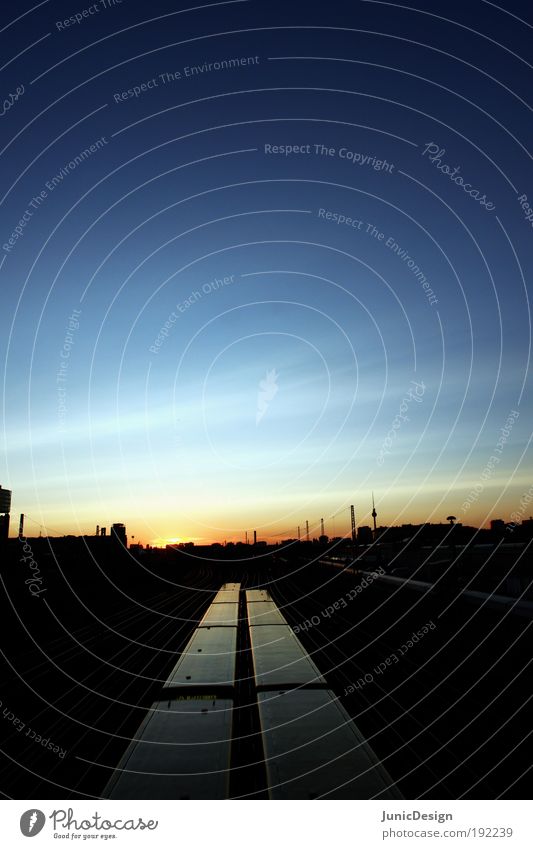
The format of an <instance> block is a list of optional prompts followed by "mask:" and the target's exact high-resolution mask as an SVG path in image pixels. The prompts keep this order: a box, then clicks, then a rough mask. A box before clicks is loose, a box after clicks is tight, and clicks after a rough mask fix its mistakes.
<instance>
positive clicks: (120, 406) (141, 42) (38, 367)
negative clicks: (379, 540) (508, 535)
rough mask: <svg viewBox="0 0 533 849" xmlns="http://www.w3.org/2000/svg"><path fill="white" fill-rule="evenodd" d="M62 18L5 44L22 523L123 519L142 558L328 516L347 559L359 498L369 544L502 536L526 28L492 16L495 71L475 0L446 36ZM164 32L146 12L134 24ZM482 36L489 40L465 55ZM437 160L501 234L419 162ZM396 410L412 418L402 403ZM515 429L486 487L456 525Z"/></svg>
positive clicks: (527, 125) (12, 455) (520, 313)
mask: <svg viewBox="0 0 533 849" xmlns="http://www.w3.org/2000/svg"><path fill="white" fill-rule="evenodd" d="M67 5H68V4H67ZM67 5H65V4H63V5H62V4H54V6H50V5H49V4H43V7H42V8H40V9H39V10H37V11H36V12H34V13H32V15H31V16H27V17H26V18H24V19H22V20H20V21H18V22H15V23H13V24H12V25H11V26H9V27H8V29H7V31H4V34H3V35H4V37H5V38H6V39H8V40H7V41H6V44H8V45H9V49H8V48H7V47H6V49H8V55H9V56H13V57H14V58H13V61H12V62H11V63H10V64H9V67H8V68H6V69H5V76H4V90H5V91H6V92H9V91H11V92H12V91H14V90H15V88H16V85H20V83H21V82H22V83H23V84H24V85H25V86H26V91H25V93H24V95H23V96H22V97H21V98H20V99H19V101H17V102H15V103H14V104H13V106H12V107H11V108H10V109H9V110H8V112H7V113H6V114H5V115H4V116H2V118H1V120H2V122H3V126H4V129H5V130H6V135H5V139H6V142H5V144H6V146H7V147H6V149H5V150H4V152H3V154H2V156H3V159H4V165H5V168H4V178H3V191H2V195H3V197H4V199H3V201H2V209H3V212H2V243H3V244H4V245H5V244H6V242H7V240H8V239H9V237H10V235H11V233H12V232H13V230H14V228H15V226H16V225H17V224H18V222H19V220H20V218H21V216H22V215H23V214H24V212H25V211H26V210H28V209H30V210H31V212H32V213H33V214H32V215H31V217H30V219H29V220H28V222H27V223H26V225H25V226H24V228H23V233H22V235H20V236H19V238H17V239H16V240H15V243H14V245H12V246H11V247H10V249H9V250H5V249H3V250H2V257H1V258H2V260H3V262H2V266H1V269H0V274H1V275H2V278H3V288H2V305H3V309H2V311H1V315H0V327H1V330H2V348H1V350H2V357H3V361H4V431H3V452H2V455H3V456H2V469H1V472H0V474H1V477H0V480H1V481H2V485H3V486H8V487H10V488H12V489H13V492H14V499H13V501H14V503H13V512H14V513H17V512H21V511H23V512H25V513H27V514H28V515H29V516H31V517H32V520H33V521H35V522H40V523H41V524H42V525H44V526H45V527H47V528H49V529H50V530H51V529H54V531H59V532H68V531H73V532H76V531H77V530H78V529H79V530H82V531H89V530H91V529H92V528H93V527H94V525H96V524H97V523H99V524H101V525H105V524H107V525H109V524H110V523H111V522H113V521H124V522H126V524H127V526H128V530H129V532H130V534H131V533H133V534H135V536H136V537H138V538H141V539H143V540H144V541H149V540H153V539H165V538H174V537H179V538H194V539H206V540H211V539H224V538H227V539H237V538H242V536H243V534H244V530H245V529H246V528H249V529H251V528H254V527H256V528H258V529H259V534H260V536H263V537H268V538H273V539H274V538H277V536H283V535H284V534H285V532H288V531H290V532H291V534H294V533H295V532H296V526H297V525H298V524H300V525H303V524H304V523H305V519H306V518H308V519H309V520H310V521H311V523H312V524H314V523H315V522H317V521H318V519H319V518H320V517H321V516H324V517H325V518H326V520H327V522H328V530H329V532H330V533H333V532H336V533H343V532H346V530H347V527H348V518H349V517H348V513H347V511H346V510H345V508H346V505H349V504H350V503H354V502H355V503H356V505H357V510H358V514H359V515H360V517H361V521H368V512H369V511H370V509H371V492H372V491H374V492H375V493H376V498H377V503H378V510H379V516H380V520H382V521H383V522H384V523H397V522H404V521H424V520H431V521H442V520H444V519H445V518H446V516H447V515H448V514H449V513H450V512H452V513H455V515H457V516H458V517H459V518H461V519H462V520H463V521H468V522H472V523H474V524H481V523H484V522H486V521H487V520H488V519H490V518H491V517H495V516H496V515H497V516H502V517H503V518H507V517H508V515H509V514H510V513H511V512H512V510H513V509H516V505H517V503H518V502H519V500H520V496H521V494H522V493H523V492H524V491H525V490H527V488H528V487H529V486H530V484H531V480H530V476H531V462H530V461H531V454H530V450H529V448H528V446H529V439H530V435H531V427H530V422H531V401H530V392H529V389H530V382H529V383H528V382H527V379H526V375H527V371H528V358H529V345H530V315H529V300H528V295H527V291H528V288H529V280H530V278H531V260H532V255H531V225H530V223H529V222H527V221H526V220H525V218H524V214H523V211H522V209H521V208H520V204H519V202H518V200H517V198H518V196H520V195H521V194H522V193H524V192H526V193H527V190H528V186H529V185H531V179H530V178H531V160H530V158H529V157H528V155H527V154H526V152H525V151H524V146H525V144H526V141H527V139H528V137H530V131H531V119H530V113H528V111H527V109H526V107H525V106H524V104H523V102H522V100H521V99H523V98H525V97H526V96H527V87H525V82H524V80H525V75H524V74H523V68H524V63H523V60H522V59H521V58H520V57H521V56H525V55H526V54H525V46H526V40H525V32H526V30H525V27H524V26H523V25H521V24H520V23H519V22H518V21H517V20H516V19H514V18H511V17H509V16H508V15H506V16H505V23H506V25H507V30H506V32H505V35H506V39H507V40H506V41H505V43H503V42H502V44H501V46H497V45H495V44H494V43H493V42H490V44H491V45H492V47H491V52H490V53H489V52H488V51H487V44H488V43H489V42H488V41H487V39H488V38H492V39H495V40H498V38H499V34H500V31H501V20H500V19H501V16H502V15H505V12H497V11H496V10H495V9H489V8H488V7H487V5H486V4H482V3H476V4H472V5H473V6H476V7H479V9H477V11H475V10H473V9H471V8H470V7H469V8H468V9H465V8H464V4H463V5H461V4H451V5H450V6H449V7H447V11H448V13H449V15H448V16H449V17H450V18H451V19H453V20H456V21H457V22H458V23H457V24H455V25H453V24H451V23H449V22H445V21H439V20H437V19H435V18H428V17H427V16H424V15H423V14H421V13H415V12H408V11H406V10H404V11H402V10H401V9H393V8H391V7H388V17H387V18H386V20H385V21H384V20H383V18H382V17H381V19H380V12H382V10H381V9H380V8H378V7H379V4H366V3H360V4H357V5H356V6H354V9H353V10H351V11H350V9H347V8H346V4H338V5H335V4H332V5H331V8H330V7H329V6H328V9H327V10H325V9H322V10H311V11H310V10H309V9H308V8H307V7H303V6H300V5H299V4H294V7H293V8H291V9H289V10H287V9H285V8H284V7H283V6H282V5H281V4H276V3H274V4H273V5H270V4H269V5H268V7H266V6H265V5H264V4H259V3H254V2H250V3H242V4H237V5H236V4H220V5H219V6H218V7H217V8H213V9H212V10H210V11H209V12H204V16H203V17H200V14H199V13H195V12H191V13H187V14H182V15H178V16H176V15H172V16H171V17H170V18H165V19H164V20H161V21H154V22H152V23H145V24H144V25H143V26H140V27H136V28H134V29H132V30H128V31H126V32H123V33H120V32H119V30H120V29H122V28H124V27H126V26H130V27H131V26H132V25H133V24H135V23H136V22H137V21H141V20H143V13H142V10H140V9H138V8H137V7H135V8H133V7H129V8H128V9H127V10H126V9H125V8H124V9H122V10H119V9H118V7H117V8H116V9H113V10H108V11H106V12H105V13H104V12H102V13H100V14H99V15H98V16H96V15H95V16H93V18H94V19H92V20H91V21H86V22H83V23H82V24H80V25H79V26H77V27H71V28H70V29H69V30H68V31H64V32H59V31H58V30H57V28H56V27H55V24H54V22H55V21H56V19H60V18H61V9H62V8H63V6H65V9H66V8H67ZM28 8H29V7H28ZM424 9H426V7H424ZM175 11H177V10H176V5H175V4H166V3H159V2H158V3H155V4H154V7H153V9H151V14H152V15H153V17H157V15H158V14H159V15H163V14H169V13H171V12H175ZM304 11H305V15H304ZM434 11H435V13H436V12H437V10H436V9H435V10H434ZM480 11H482V12H483V15H482V16H481V17H480ZM70 13H71V12H70ZM517 13H518V12H517ZM144 17H145V18H146V15H144ZM30 21H31V25H30ZM480 21H481V23H480ZM474 22H477V23H476V27H475V28H476V29H478V30H480V32H481V34H479V33H478V34H476V33H475V32H471V31H469V34H468V35H465V32H466V30H465V29H464V27H465V26H472V25H473V24H474ZM460 23H462V24H463V27H461V26H459V24H460ZM282 27H285V29H280V28H282ZM309 27H314V29H309ZM328 27H329V29H328ZM335 27H336V29H335ZM376 27H378V29H376ZM354 30H358V31H357V32H355V31H354ZM361 30H366V32H361ZM45 32H49V33H50V35H49V36H47V37H46V38H45V39H43V41H42V42H41V43H39V45H37V46H36V47H35V48H32V49H31V50H30V51H29V52H26V53H25V54H24V56H22V55H19V56H17V52H20V51H22V50H24V48H25V47H26V46H28V44H30V43H31V42H32V41H34V40H36V39H37V38H38V37H39V34H40V33H45ZM230 32H231V34H228V33H230ZM113 33H117V34H113ZM209 33H210V34H211V36H212V37H210V38H205V37H203V36H205V35H206V34H209ZM224 33H226V34H224ZM457 33H460V34H461V35H462V36H463V40H458V39H457ZM108 36H109V37H108ZM454 36H455V37H454ZM102 38H104V39H105V40H104V41H103V42H100V43H99V44H98V45H97V44H95V42H96V41H98V39H102ZM184 40H185V41H186V40H189V42H188V43H187V44H178V45H177V44H175V43H176V42H178V41H184ZM415 41H417V42H420V43H419V44H418V46H417V45H416V44H414V42H415ZM452 43H453V45H452V46H453V50H451V49H450V46H451V44H452ZM421 45H426V46H421ZM511 46H512V52H511ZM77 51H81V52H77ZM143 54H144V55H143ZM256 55H258V56H259V57H260V61H259V62H258V63H257V64H255V65H249V66H246V67H240V68H238V69H232V70H226V71H219V72H211V73H209V74H203V75H201V76H195V77H193V78H190V79H182V80H180V81H177V82H175V83H172V84H170V83H169V84H165V85H162V84H159V85H158V86H157V87H155V88H153V89H151V90H146V91H144V92H143V93H141V94H140V95H139V96H138V97H132V98H129V99H127V100H126V101H125V102H119V103H116V102H115V100H114V97H113V95H114V94H115V93H116V92H118V91H126V90H128V89H129V88H130V87H133V86H135V85H140V84H141V83H142V82H143V81H148V80H150V79H154V78H155V79H158V75H159V74H162V73H164V72H168V71H169V70H172V69H174V70H176V69H180V68H181V69H183V68H184V67H185V66H186V65H188V64H202V62H204V61H207V62H209V61H212V62H215V61H217V60H220V59H224V58H227V57H235V56H238V57H247V56H256ZM67 57H70V58H67ZM283 57H293V58H283ZM294 57H311V58H294ZM313 57H314V58H313ZM63 60H65V61H63ZM339 60H343V61H339ZM345 60H349V61H345ZM58 62H60V63H61V64H60V65H58V66H57V67H56V68H53V67H52V66H54V65H55V64H56V63H58ZM378 66H379V67H378ZM384 66H386V67H384ZM47 68H52V70H50V71H49V72H47V73H46V74H45V75H44V76H43V77H40V78H39V75H40V74H41V73H42V72H43V71H45V70H46V69H47ZM32 80H35V82H34V83H33V84H32V83H31V81H32ZM52 104H53V105H52ZM41 113H42V114H41ZM98 138H104V139H105V144H104V145H103V146H102V147H101V148H100V149H98V150H97V151H95V152H94V153H92V154H91V155H90V156H88V157H86V158H85V159H84V160H83V161H82V162H81V164H79V165H77V167H75V168H72V169H70V167H67V173H66V175H65V176H64V179H63V180H62V181H61V184H60V185H58V186H57V187H56V188H54V190H53V191H47V192H46V196H45V198H44V199H43V202H42V204H41V205H40V206H39V207H38V208H33V207H31V206H30V202H31V199H32V197H34V196H35V195H36V194H38V193H39V192H41V191H43V187H46V183H47V181H49V180H50V179H51V178H52V177H53V175H54V174H57V173H59V172H60V171H61V169H62V168H63V169H64V168H65V166H68V163H70V162H72V161H73V159H74V157H75V156H76V155H78V154H79V153H80V152H81V151H83V150H85V149H87V148H88V147H89V146H90V145H91V144H93V143H94V142H95V140H96V139H98ZM430 142H432V143H435V144H438V145H439V147H440V148H442V149H444V150H445V154H443V156H442V161H443V163H444V164H447V165H449V167H450V168H453V167H456V166H459V167H460V172H461V174H462V175H464V178H465V180H468V181H469V182H470V183H471V184H472V185H473V186H474V187H476V188H479V190H480V193H481V194H483V193H485V194H486V196H487V198H490V199H491V201H493V203H494V205H495V207H496V209H495V210H494V211H488V210H486V209H485V208H483V207H482V206H481V205H480V204H479V203H478V201H477V200H476V199H475V198H473V197H471V196H469V195H467V194H466V193H465V192H464V191H463V190H462V188H461V187H460V186H458V185H457V184H456V183H454V182H452V181H451V180H450V178H449V176H448V175H447V174H446V173H445V172H444V171H442V170H439V169H438V168H437V167H436V164H435V163H432V162H431V161H430V160H429V159H428V157H427V155H426V156H425V155H423V150H424V147H425V146H426V145H427V144H429V143H430ZM268 144H270V145H293V146H300V147H301V149H305V146H307V145H308V146H309V149H310V151H311V152H310V153H309V154H308V153H293V154H291V155H288V156H285V155H283V154H279V155H273V154H267V153H265V145H268ZM315 144H317V145H318V144H320V145H325V146H326V147H327V148H328V149H331V150H332V151H333V153H332V155H328V156H324V155H316V154H315V153H314V145H315ZM341 151H351V152H353V154H355V155H356V156H355V159H356V164H352V162H351V161H350V160H349V159H347V158H346V156H345V154H342V155H341ZM363 157H375V158H376V160H387V162H388V163H390V164H391V165H392V166H393V167H392V169H391V170H390V171H384V170H380V171H378V170H375V169H374V168H373V167H371V166H370V167H369V166H368V165H360V164H357V159H359V161H362V160H363ZM366 161H368V160H366ZM437 164H438V163H437ZM320 210H328V211H330V212H333V213H335V214H336V215H337V216H339V215H343V216H346V217H347V218H348V217H349V218H351V219H355V220H356V221H358V222H360V225H359V226H357V227H351V226H347V225H346V224H337V223H336V222H335V221H334V220H331V219H330V220H326V219H325V218H324V217H323V214H321V213H320ZM372 227H375V228H376V230H375V231H374V230H372ZM377 234H382V235H381V236H379V235H377ZM392 242H395V243H396V244H397V245H398V246H399V250H400V251H405V252H407V254H408V256H409V257H410V258H412V264H414V265H415V267H416V269H419V270H420V273H421V274H423V275H424V276H425V278H426V279H427V281H428V284H429V286H430V288H431V291H432V292H433V293H434V298H435V301H434V302H430V301H429V300H428V296H427V294H426V291H427V290H424V288H423V286H422V284H421V282H420V279H417V277H416V276H415V272H414V270H413V269H412V268H410V267H409V266H408V264H407V261H404V260H402V258H401V255H399V254H398V253H396V252H395V251H394V250H392V248H391V244H392ZM224 278H227V279H229V280H230V282H229V283H226V284H225V285H218V284H216V283H214V282H213V281H217V280H218V281H221V280H223V279H224ZM194 293H198V294H197V295H195V294H194ZM73 310H78V311H79V314H78V313H76V315H78V317H79V327H77V328H76V329H75V330H74V331H71V332H72V338H71V339H70V342H69V344H70V347H69V349H68V354H69V355H68V366H67V367H66V372H63V376H64V377H65V378H66V379H65V381H64V382H63V384H62V387H61V388H62V389H63V390H64V392H65V395H64V396H63V398H64V403H65V406H66V411H64V414H60V412H59V411H58V391H57V389H58V385H57V373H58V369H59V367H60V365H61V362H62V361H63V362H65V359H66V358H62V357H61V352H62V351H63V350H64V348H63V346H64V344H65V338H66V334H67V333H68V332H69V329H68V322H69V317H70V316H71V315H72V314H73ZM173 312H174V313H176V315H177V317H176V319H175V321H174V322H173V323H172V324H171V325H170V326H167V328H166V331H165V330H164V331H163V332H164V333H168V335H165V336H164V340H163V343H162V344H161V345H159V346H158V348H157V350H158V353H153V351H150V347H153V345H154V340H156V339H157V338H158V335H159V334H161V331H162V329H164V328H165V323H166V322H167V325H168V321H169V316H170V315H171V314H172V313H173ZM159 338H160V339H161V337H159ZM268 373H271V374H273V373H275V378H273V379H271V384H275V388H273V385H271V387H270V390H269V391H270V395H269V399H268V401H267V402H266V408H265V409H264V412H263V414H262V417H261V419H260V421H259V422H256V418H257V411H258V405H259V404H260V403H262V402H260V400H259V398H260V393H261V391H262V390H261V387H260V384H261V381H264V380H265V379H266V377H267V375H268ZM413 381H414V382H415V383H413ZM413 385H419V386H423V387H424V389H423V394H422V395H421V397H420V398H419V399H417V400H413V398H410V399H409V400H408V401H407V402H406V401H405V398H406V396H408V393H409V389H410V387H412V386H413ZM263 391H264V390H263ZM263 400H264V399H263ZM402 404H404V408H401V405H402ZM405 405H406V406H405ZM400 409H403V415H404V417H405V418H404V419H403V420H402V421H401V424H400V426H398V427H396V428H393V422H394V421H395V419H396V417H397V415H398V413H399V411H400ZM513 410H515V411H517V412H518V413H519V415H518V416H517V417H514V418H513V426H512V429H511V431H510V432H509V437H508V438H507V441H506V442H505V445H504V448H503V450H502V453H501V455H500V456H499V458H498V459H499V463H498V464H497V468H496V469H495V471H494V472H493V473H491V475H490V476H488V477H487V476H485V479H484V480H483V491H482V492H481V494H479V497H478V498H477V499H476V502H475V504H474V505H473V506H472V507H471V508H470V510H469V511H468V515H466V514H464V515H462V514H461V512H460V511H461V504H462V503H463V502H464V499H465V498H466V496H467V495H468V493H469V492H470V490H471V489H472V487H473V486H475V485H476V483H478V482H479V481H480V476H481V475H482V473H483V469H484V468H485V466H486V463H487V461H488V459H489V458H490V457H491V456H493V449H494V446H495V445H496V444H497V441H498V438H499V436H500V430H501V428H502V427H504V425H505V422H506V420H507V419H508V416H509V415H510V412H511V411H513ZM396 421H397V420H396ZM391 428H393V429H394V431H395V432H394V437H393V443H392V445H390V446H389V447H390V451H389V453H387V454H386V455H385V457H384V459H383V462H382V463H380V462H379V461H378V458H379V456H380V451H382V449H383V445H384V440H386V438H387V434H389V432H390V431H391ZM382 457H383V454H382ZM500 498H502V500H501V501H499V499H500ZM343 510H344V513H343V512H342V511H343ZM336 513H339V515H338V517H337V518H336V520H335V524H334V525H333V521H332V520H329V519H328V517H331V516H332V515H334V514H336ZM365 513H366V518H365ZM34 527H35V529H36V530H38V525H37V524H36V525H35V526H34Z"/></svg>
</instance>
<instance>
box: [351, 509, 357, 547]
mask: <svg viewBox="0 0 533 849" xmlns="http://www.w3.org/2000/svg"><path fill="white" fill-rule="evenodd" d="M350 516H351V520H352V550H353V556H354V557H355V547H356V545H357V539H356V536H355V507H354V506H353V504H351V505H350Z"/></svg>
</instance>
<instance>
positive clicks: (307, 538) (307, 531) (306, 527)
mask: <svg viewBox="0 0 533 849" xmlns="http://www.w3.org/2000/svg"><path fill="white" fill-rule="evenodd" d="M305 538H306V540H307V542H309V522H308V520H307V519H306V520H305Z"/></svg>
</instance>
